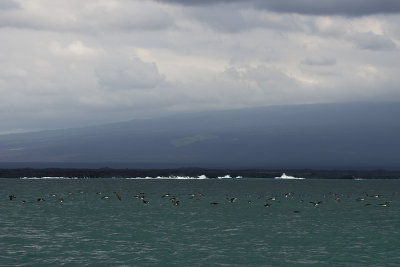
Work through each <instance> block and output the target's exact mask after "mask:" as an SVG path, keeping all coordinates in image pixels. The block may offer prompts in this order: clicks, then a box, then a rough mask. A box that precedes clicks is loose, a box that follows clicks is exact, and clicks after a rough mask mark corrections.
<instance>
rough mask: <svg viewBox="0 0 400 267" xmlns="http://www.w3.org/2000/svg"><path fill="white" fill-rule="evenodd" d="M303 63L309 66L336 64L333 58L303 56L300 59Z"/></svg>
mask: <svg viewBox="0 0 400 267" xmlns="http://www.w3.org/2000/svg"><path fill="white" fill-rule="evenodd" d="M301 64H303V65H309V66H333V65H335V64H336V60H335V59H334V58H305V59H303V60H302V61H301Z"/></svg>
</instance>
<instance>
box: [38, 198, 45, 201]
mask: <svg viewBox="0 0 400 267" xmlns="http://www.w3.org/2000/svg"><path fill="white" fill-rule="evenodd" d="M37 201H46V200H44V198H41V197H40V198H38V199H37Z"/></svg>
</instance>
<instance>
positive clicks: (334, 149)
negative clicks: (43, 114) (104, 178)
mask: <svg viewBox="0 0 400 267" xmlns="http://www.w3.org/2000/svg"><path fill="white" fill-rule="evenodd" d="M397 114H400V104H398V103H378V104H377V103H375V104H360V103H357V104H354V103H350V104H319V105H299V106H276V107H262V108H252V109H241V110H230V111H221V112H203V113H194V114H185V115H175V116H171V117H165V118H157V119H149V120H133V121H128V122H123V123H116V124H108V125H103V126H96V127H87V128H79V129H68V130H57V131H44V132H35V133H23V134H12V135H0V161H1V163H2V165H3V166H4V165H7V164H6V163H7V162H46V163H50V162H69V163H82V164H83V165H84V164H86V163H96V164H97V163H98V164H99V166H102V165H107V166H112V165H113V163H114V164H116V165H118V166H119V167H120V166H126V167H136V168H138V167H139V168H140V167H143V168H145V167H154V168H156V167H183V166H198V167H229V168H234V167H237V168H253V167H261V168H353V169H354V168H363V169H375V168H386V169H399V168H400V154H399V152H398V151H399V148H400V141H399V136H400V120H399V119H398V118H396V115H397ZM82 167H84V166H82Z"/></svg>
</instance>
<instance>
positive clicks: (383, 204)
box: [379, 201, 389, 207]
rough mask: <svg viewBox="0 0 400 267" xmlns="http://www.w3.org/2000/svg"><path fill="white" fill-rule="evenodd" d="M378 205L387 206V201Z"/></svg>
mask: <svg viewBox="0 0 400 267" xmlns="http://www.w3.org/2000/svg"><path fill="white" fill-rule="evenodd" d="M379 205H380V206H382V207H389V202H387V201H386V202H385V203H381V204H379Z"/></svg>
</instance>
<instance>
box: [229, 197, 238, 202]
mask: <svg viewBox="0 0 400 267" xmlns="http://www.w3.org/2000/svg"><path fill="white" fill-rule="evenodd" d="M236 199H237V198H236V197H233V198H230V199H228V201H229V202H230V203H233V202H235V201H236Z"/></svg>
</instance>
